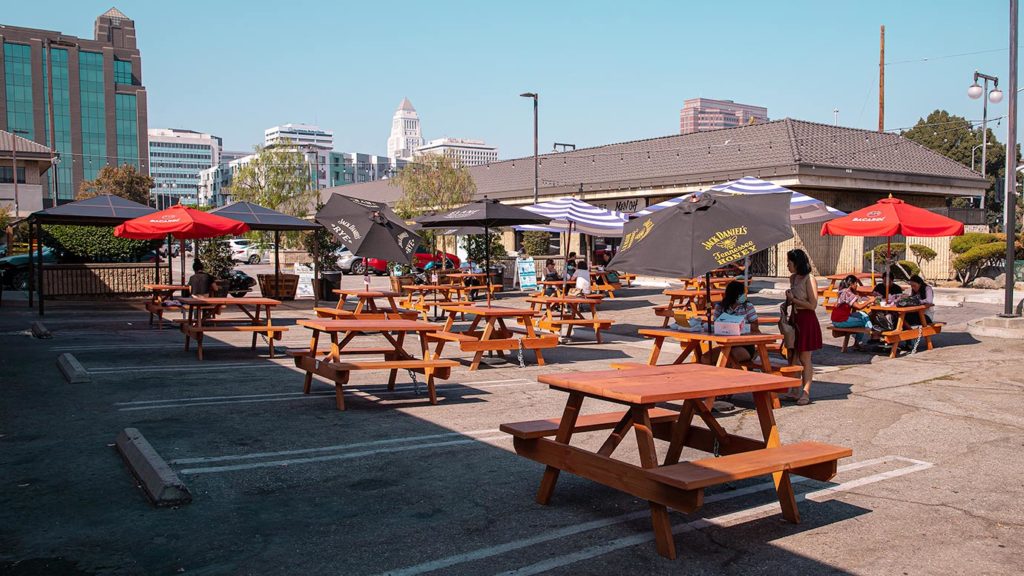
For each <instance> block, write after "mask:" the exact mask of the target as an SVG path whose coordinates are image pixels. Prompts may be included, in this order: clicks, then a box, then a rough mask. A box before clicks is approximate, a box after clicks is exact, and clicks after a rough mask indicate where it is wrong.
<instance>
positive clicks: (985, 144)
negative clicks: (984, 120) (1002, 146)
mask: <svg viewBox="0 0 1024 576" xmlns="http://www.w3.org/2000/svg"><path fill="white" fill-rule="evenodd" d="M982 146H984V147H985V148H988V147H989V146H991V144H989V143H988V142H986V143H984V144H978V145H977V146H975V147H974V148H971V170H974V156H975V153H976V152H977V151H978V148H981V147H982ZM981 163H982V167H983V168H984V165H985V160H984V159H982V161H981Z"/></svg>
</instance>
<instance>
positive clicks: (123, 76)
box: [114, 60, 135, 85]
mask: <svg viewBox="0 0 1024 576" xmlns="http://www.w3.org/2000/svg"><path fill="white" fill-rule="evenodd" d="M114 84H132V85H134V84H135V79H134V78H133V77H132V63H131V62H130V61H127V60H114Z"/></svg>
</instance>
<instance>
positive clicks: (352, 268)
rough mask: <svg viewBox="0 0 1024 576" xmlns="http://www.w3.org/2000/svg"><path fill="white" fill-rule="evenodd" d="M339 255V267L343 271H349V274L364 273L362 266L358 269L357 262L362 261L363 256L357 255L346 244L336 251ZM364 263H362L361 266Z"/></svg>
mask: <svg viewBox="0 0 1024 576" xmlns="http://www.w3.org/2000/svg"><path fill="white" fill-rule="evenodd" d="M335 254H337V256H338V268H339V269H340V270H341V271H342V272H348V273H349V274H362V273H363V270H362V268H360V269H359V270H358V271H356V263H357V262H360V261H361V260H362V258H360V257H358V256H356V255H355V254H353V253H352V251H351V250H349V249H348V248H347V247H346V246H342V247H341V248H339V249H338V251H337V252H336V253H335ZM361 265H362V264H360V266H361Z"/></svg>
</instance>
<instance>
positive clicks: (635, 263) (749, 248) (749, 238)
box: [608, 192, 793, 303]
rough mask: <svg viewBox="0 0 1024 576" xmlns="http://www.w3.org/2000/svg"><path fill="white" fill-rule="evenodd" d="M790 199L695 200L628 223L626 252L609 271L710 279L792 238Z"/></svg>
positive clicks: (714, 197) (720, 197)
mask: <svg viewBox="0 0 1024 576" xmlns="http://www.w3.org/2000/svg"><path fill="white" fill-rule="evenodd" d="M789 200H790V194H789V193H783V194H762V195H758V196H736V195H732V194H720V193H715V192H707V193H704V194H700V195H695V196H694V197H693V198H691V199H688V200H687V201H684V202H681V203H679V204H677V205H675V206H672V207H669V208H665V209H664V210H659V211H657V212H655V213H654V214H651V215H650V216H647V217H644V218H638V219H636V220H633V221H631V222H629V223H627V224H626V227H625V231H624V232H625V234H624V235H623V237H622V247H621V248H620V249H619V253H618V254H616V255H615V257H614V258H612V261H611V262H610V263H609V264H608V267H609V268H612V269H614V270H622V271H624V272H632V273H634V274H647V275H651V276H662V277H669V278H677V277H680V276H685V277H687V278H693V277H695V276H700V275H702V274H708V273H710V272H711V271H712V270H714V269H715V268H718V267H720V266H724V265H726V264H729V263H730V262H735V261H737V260H742V259H743V258H745V257H747V256H750V255H751V254H753V253H755V252H757V251H758V250H762V249H764V248H767V247H768V246H773V245H775V244H778V243H779V242H782V241H783V240H788V239H789V238H792V237H793V229H792V227H791V226H790V223H789ZM707 285H708V287H709V288H708V291H709V293H708V299H707V301H708V303H710V302H711V298H710V285H711V283H710V282H707Z"/></svg>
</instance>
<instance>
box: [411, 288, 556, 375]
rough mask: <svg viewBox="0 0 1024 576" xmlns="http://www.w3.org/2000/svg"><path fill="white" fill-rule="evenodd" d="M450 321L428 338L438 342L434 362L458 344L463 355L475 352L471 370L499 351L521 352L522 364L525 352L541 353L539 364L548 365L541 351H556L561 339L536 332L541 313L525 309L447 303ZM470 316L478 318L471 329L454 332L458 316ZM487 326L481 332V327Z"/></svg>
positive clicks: (446, 307)
mask: <svg viewBox="0 0 1024 576" xmlns="http://www.w3.org/2000/svg"><path fill="white" fill-rule="evenodd" d="M444 310H445V312H447V313H448V320H447V322H445V325H444V328H443V329H442V330H440V331H437V332H434V333H432V334H428V335H427V340H430V341H434V342H436V343H437V348H436V349H435V350H434V355H433V358H434V359H439V358H440V357H441V353H442V352H443V351H444V347H445V344H447V343H448V342H456V343H458V345H459V349H460V350H461V351H463V352H473V361H472V363H471V364H470V366H469V369H470V370H476V369H477V368H479V367H480V361H481V360H482V359H483V356H484V352H497V353H498V355H500V356H501V357H502V358H504V357H505V352H512V351H517V352H518V353H519V354H520V356H519V358H520V362H522V350H533V351H534V352H535V353H536V354H537V365H539V366H543V365H544V355H543V353H542V352H541V350H543V349H545V348H554V347H555V346H557V345H558V337H556V336H553V335H551V336H541V335H538V334H537V333H536V332H535V331H534V329H533V322H532V319H533V317H534V316H535V315H537V314H538V312H536V311H534V310H529V309H522V308H505V307H501V306H473V305H469V304H447V305H445V306H444ZM458 314H469V315H471V316H474V318H473V320H472V322H471V323H470V325H469V328H468V329H467V330H464V331H462V332H454V331H453V330H452V327H453V325H454V324H455V316H457V315H458ZM506 320H517V321H520V323H522V324H523V325H524V326H525V334H517V332H515V331H513V330H512V329H510V328H509V327H508V326H507V325H506V324H505V321H506ZM481 323H483V324H484V328H483V330H480V324H481Z"/></svg>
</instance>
